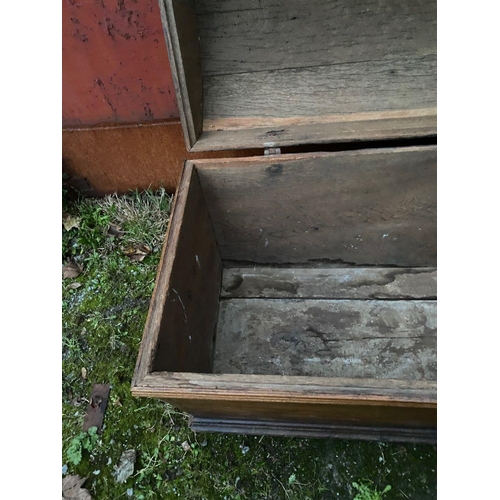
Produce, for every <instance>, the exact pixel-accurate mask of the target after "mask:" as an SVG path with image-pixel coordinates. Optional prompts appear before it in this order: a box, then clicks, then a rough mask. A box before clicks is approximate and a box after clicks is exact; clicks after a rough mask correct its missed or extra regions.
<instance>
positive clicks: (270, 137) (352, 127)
mask: <svg viewBox="0 0 500 500" xmlns="http://www.w3.org/2000/svg"><path fill="white" fill-rule="evenodd" d="M258 123H261V119H260V118H257V119H255V118H252V119H250V118H234V117H233V118H218V119H216V120H204V122H203V132H202V134H201V136H200V137H199V139H198V141H197V142H196V144H195V145H194V146H193V148H192V150H191V151H193V152H194V151H216V150H223V149H244V148H256V147H262V148H270V147H276V146H293V145H295V144H301V145H304V144H328V143H334V142H352V141H371V140H387V139H404V138H414V137H428V136H431V135H435V134H436V130H437V114H436V109H430V110H429V109H424V110H410V111H384V112H374V113H353V114H352V115H336V116H332V115H329V116H318V117H300V118H297V117H295V118H275V117H274V118H272V117H268V118H266V125H265V126H256V124H258Z"/></svg>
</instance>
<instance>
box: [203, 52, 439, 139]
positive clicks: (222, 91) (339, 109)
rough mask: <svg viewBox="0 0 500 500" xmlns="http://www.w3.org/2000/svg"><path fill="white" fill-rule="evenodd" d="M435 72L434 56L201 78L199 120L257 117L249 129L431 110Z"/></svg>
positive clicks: (434, 99)
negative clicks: (285, 121) (272, 122)
mask: <svg viewBox="0 0 500 500" xmlns="http://www.w3.org/2000/svg"><path fill="white" fill-rule="evenodd" d="M436 71H437V70H436V55H435V54H432V55H428V56H421V57H418V58H416V57H415V58H412V59H404V60H398V59H384V60H382V61H366V62H364V63H343V64H334V65H327V66H314V67H307V68H301V69H297V68H292V69H283V70H279V71H259V72H256V73H236V74H229V75H221V76H205V77H204V80H203V94H204V95H203V102H204V106H203V113H204V120H217V119H219V118H228V117H231V118H233V117H240V118H252V117H253V118H255V117H257V118H258V120H257V119H255V120H254V121H253V123H255V125H254V126H259V125H260V126H262V125H267V124H268V121H267V120H268V119H269V118H271V119H272V118H276V117H282V118H291V117H302V116H313V117H314V116H320V115H324V114H326V115H350V114H353V113H368V112H383V111H391V110H418V109H426V108H433V107H435V106H436V93H437V92H436ZM242 123H243V122H242ZM204 129H205V130H206V129H207V125H205V126H204Z"/></svg>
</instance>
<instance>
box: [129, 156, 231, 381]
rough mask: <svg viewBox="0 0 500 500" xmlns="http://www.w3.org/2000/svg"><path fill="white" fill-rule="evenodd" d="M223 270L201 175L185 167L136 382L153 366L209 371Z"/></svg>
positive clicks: (155, 367) (157, 367)
mask: <svg viewBox="0 0 500 500" xmlns="http://www.w3.org/2000/svg"><path fill="white" fill-rule="evenodd" d="M221 273H222V264H221V260H220V256H219V253H218V250H217V245H216V243H215V238H214V235H213V231H212V227H211V224H210V220H209V218H208V213H207V210H206V207H205V202H204V200H203V196H202V193H201V188H200V184H199V181H198V178H197V174H196V171H195V170H194V169H193V167H192V166H190V165H187V166H186V167H185V168H184V171H183V176H182V178H181V181H180V185H179V189H178V192H177V194H176V202H175V205H174V210H173V212H172V218H171V222H170V224H169V230H168V234H167V238H166V240H165V244H164V248H163V254H162V257H161V260H160V266H159V269H158V275H157V279H156V286H155V290H154V292H153V298H152V301H151V304H150V309H149V314H148V318H147V321H146V326H145V329H144V334H143V339H142V343H141V348H140V351H139V356H138V360H137V365H136V370H135V375H134V381H133V386H136V385H140V383H141V380H143V379H144V377H145V376H147V374H149V373H151V372H152V371H155V370H168V371H179V372H182V371H198V372H200V373H207V372H210V371H211V367H212V359H213V358H212V351H213V341H214V335H215V327H216V323H217V315H218V303H219V293H220V283H221Z"/></svg>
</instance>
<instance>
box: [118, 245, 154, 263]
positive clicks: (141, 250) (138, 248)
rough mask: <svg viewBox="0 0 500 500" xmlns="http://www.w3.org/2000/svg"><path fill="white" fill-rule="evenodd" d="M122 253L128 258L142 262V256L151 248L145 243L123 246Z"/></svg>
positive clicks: (147, 253)
mask: <svg viewBox="0 0 500 500" xmlns="http://www.w3.org/2000/svg"><path fill="white" fill-rule="evenodd" d="M123 253H124V254H125V255H126V256H127V257H129V259H130V260H135V261H138V262H142V261H143V260H144V258H145V257H147V256H148V255H149V254H150V253H151V248H149V247H148V246H147V245H135V246H131V247H128V248H125V249H124V250H123Z"/></svg>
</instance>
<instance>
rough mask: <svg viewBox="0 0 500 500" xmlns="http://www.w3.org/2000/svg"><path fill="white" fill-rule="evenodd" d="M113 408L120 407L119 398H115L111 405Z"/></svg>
mask: <svg viewBox="0 0 500 500" xmlns="http://www.w3.org/2000/svg"><path fill="white" fill-rule="evenodd" d="M113 406H122V402H121V401H120V398H116V400H115V401H114V403H113Z"/></svg>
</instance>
